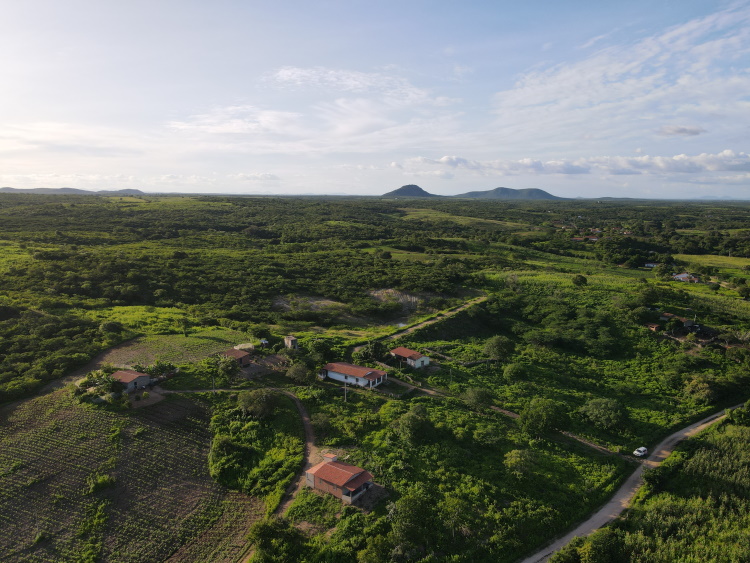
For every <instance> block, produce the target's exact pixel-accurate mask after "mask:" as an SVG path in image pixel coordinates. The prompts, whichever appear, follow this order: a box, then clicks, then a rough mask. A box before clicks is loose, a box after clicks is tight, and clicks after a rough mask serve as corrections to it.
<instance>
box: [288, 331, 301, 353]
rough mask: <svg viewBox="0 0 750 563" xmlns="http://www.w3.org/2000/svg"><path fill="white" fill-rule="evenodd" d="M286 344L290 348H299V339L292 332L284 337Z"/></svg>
mask: <svg viewBox="0 0 750 563" xmlns="http://www.w3.org/2000/svg"><path fill="white" fill-rule="evenodd" d="M284 346H286V347H287V348H289V349H290V350H297V349H299V341H298V340H297V338H296V337H294V336H292V335H291V334H290V335H289V336H285V337H284Z"/></svg>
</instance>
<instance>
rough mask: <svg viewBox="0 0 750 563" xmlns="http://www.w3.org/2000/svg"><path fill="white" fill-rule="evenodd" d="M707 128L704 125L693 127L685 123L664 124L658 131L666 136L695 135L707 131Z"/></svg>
mask: <svg viewBox="0 0 750 563" xmlns="http://www.w3.org/2000/svg"><path fill="white" fill-rule="evenodd" d="M705 132H706V130H705V129H703V127H691V126H685V125H663V126H662V127H661V128H660V129H659V130H658V131H657V133H658V134H659V135H664V136H665V137H675V136H680V137H693V136H695V135H700V134H701V133H705Z"/></svg>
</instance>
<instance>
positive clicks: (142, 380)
mask: <svg viewBox="0 0 750 563" xmlns="http://www.w3.org/2000/svg"><path fill="white" fill-rule="evenodd" d="M149 383H151V378H150V377H146V376H144V377H138V378H136V379H134V380H133V381H131V382H130V383H128V384H127V386H126V387H125V390H126V391H127V392H129V393H130V392H133V391H135V390H136V389H138V388H140V387H142V386H143V385H148V384H149Z"/></svg>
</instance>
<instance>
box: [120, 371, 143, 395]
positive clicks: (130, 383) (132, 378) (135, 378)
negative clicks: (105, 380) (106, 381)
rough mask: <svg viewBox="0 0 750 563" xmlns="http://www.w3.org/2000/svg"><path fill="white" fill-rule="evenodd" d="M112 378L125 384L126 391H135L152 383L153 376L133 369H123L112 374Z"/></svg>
mask: <svg viewBox="0 0 750 563" xmlns="http://www.w3.org/2000/svg"><path fill="white" fill-rule="evenodd" d="M112 379H114V380H115V381H119V382H120V383H122V384H123V385H124V386H125V392H127V393H133V392H135V391H136V390H137V389H138V388H139V387H140V388H143V387H145V386H146V385H148V384H149V383H151V376H150V375H149V374H147V373H141V372H139V371H135V370H132V369H122V370H119V371H116V372H115V373H113V374H112Z"/></svg>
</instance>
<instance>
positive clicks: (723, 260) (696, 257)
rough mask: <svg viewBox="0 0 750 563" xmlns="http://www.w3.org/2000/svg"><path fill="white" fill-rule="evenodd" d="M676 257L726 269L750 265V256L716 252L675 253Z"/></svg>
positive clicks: (684, 260) (692, 262)
mask: <svg viewBox="0 0 750 563" xmlns="http://www.w3.org/2000/svg"><path fill="white" fill-rule="evenodd" d="M674 258H675V259H676V260H680V261H682V262H687V263H688V264H698V265H700V266H711V267H713V268H721V269H726V270H741V269H743V268H745V267H747V266H750V258H741V257H738V256H718V255H715V254H675V255H674Z"/></svg>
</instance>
